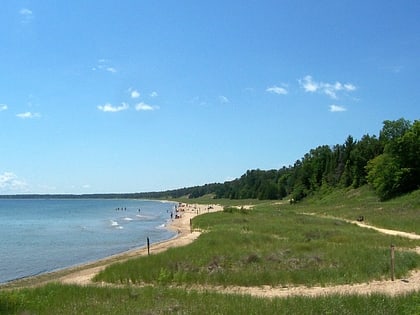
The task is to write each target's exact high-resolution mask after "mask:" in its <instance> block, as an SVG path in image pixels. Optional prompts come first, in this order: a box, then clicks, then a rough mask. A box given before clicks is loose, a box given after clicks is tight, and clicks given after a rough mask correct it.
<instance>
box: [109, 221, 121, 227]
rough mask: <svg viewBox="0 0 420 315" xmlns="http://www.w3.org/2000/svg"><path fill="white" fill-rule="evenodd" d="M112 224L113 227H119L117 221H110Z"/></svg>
mask: <svg viewBox="0 0 420 315" xmlns="http://www.w3.org/2000/svg"><path fill="white" fill-rule="evenodd" d="M110 222H111V226H119V224H118V222H117V221H114V220H110Z"/></svg>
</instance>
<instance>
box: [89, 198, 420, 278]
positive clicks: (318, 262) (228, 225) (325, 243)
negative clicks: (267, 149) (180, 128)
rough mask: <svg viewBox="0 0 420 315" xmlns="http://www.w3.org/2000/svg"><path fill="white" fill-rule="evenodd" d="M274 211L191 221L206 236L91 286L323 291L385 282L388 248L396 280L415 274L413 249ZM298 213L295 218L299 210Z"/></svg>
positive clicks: (115, 270)
mask: <svg viewBox="0 0 420 315" xmlns="http://www.w3.org/2000/svg"><path fill="white" fill-rule="evenodd" d="M286 208H287V209H288V210H282V209H283V208H282V206H278V205H276V204H272V205H267V204H263V205H259V206H256V207H255V208H254V209H253V210H251V211H249V210H239V209H236V210H232V208H230V209H229V210H228V211H224V212H219V213H211V214H205V215H202V216H199V217H197V218H195V219H194V220H193V228H198V229H202V230H206V231H207V232H206V233H204V234H202V235H201V236H200V237H199V239H198V240H197V241H195V242H194V243H193V244H190V245H188V246H185V247H182V248H176V249H170V250H168V251H166V252H164V253H161V254H158V255H151V256H148V257H139V258H137V259H133V260H130V261H127V262H124V263H120V264H115V265H112V266H110V267H108V268H107V269H106V270H105V271H103V272H101V273H100V274H99V275H98V276H97V277H96V278H95V280H96V281H105V282H111V283H119V284H129V283H136V284H138V283H152V284H177V285H178V284H211V285H224V286H228V285H240V286H259V285H273V286H279V285H280V286H281V285H290V284H292V285H302V284H304V285H309V286H314V285H322V286H325V285H330V284H345V283H358V282H366V281H370V280H379V279H389V278H390V266H389V260H390V258H389V257H390V245H391V244H394V245H395V246H396V248H397V249H398V250H397V252H396V261H397V264H396V277H397V278H399V277H403V276H405V275H407V273H408V271H409V270H411V269H414V268H417V267H418V266H420V257H419V255H416V254H415V253H413V252H410V251H408V249H409V248H414V247H415V246H419V245H420V241H418V240H417V241H413V240H408V239H404V238H401V237H395V236H387V235H382V234H379V233H378V232H375V231H372V230H368V229H361V228H359V227H357V226H355V225H353V224H348V223H345V222H343V221H340V220H331V219H326V218H321V217H316V216H308V215H303V214H299V213H296V211H295V210H296V208H293V207H290V206H289V207H286ZM299 210H302V209H301V208H299Z"/></svg>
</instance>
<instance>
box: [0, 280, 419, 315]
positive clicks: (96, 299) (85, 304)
mask: <svg viewBox="0 0 420 315" xmlns="http://www.w3.org/2000/svg"><path fill="white" fill-rule="evenodd" d="M419 313H420V292H416V293H411V294H408V295H403V296H397V297H387V296H384V295H380V294H373V295H370V296H357V295H349V296H343V295H332V296H324V297H317V298H310V297H289V298H282V299H280V298H274V299H265V298H257V297H251V296H246V295H228V294H219V293H214V292H196V291H186V290H181V289H171V288H166V287H163V286H159V287H143V288H134V287H126V288H97V287H79V286H69V285H58V284H49V285H47V286H44V287H41V288H36V289H23V290H19V291H3V292H2V291H0V314H10V315H14V314H16V315H17V314H39V315H44V314H81V315H82V314H103V315H106V314H128V315H129V314H200V315H201V314H247V315H248V314H371V315H375V314H419Z"/></svg>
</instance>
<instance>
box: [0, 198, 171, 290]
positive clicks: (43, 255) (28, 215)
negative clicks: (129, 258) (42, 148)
mask: <svg viewBox="0 0 420 315" xmlns="http://www.w3.org/2000/svg"><path fill="white" fill-rule="evenodd" d="M174 205H175V204H174V203H169V202H159V201H146V200H128V199H31V200H22V199H21V200H15V199H13V200H9V199H0V253H1V256H0V283H4V282H8V281H11V280H15V279H19V278H23V277H28V276H32V275H37V274H40V273H45V272H50V271H54V270H58V269H62V268H66V267H70V266H74V265H79V264H82V263H86V262H90V261H94V260H97V259H100V258H104V257H107V256H110V255H113V254H117V253H121V252H124V251H127V250H130V249H133V248H137V247H143V246H146V242H147V241H146V240H147V237H149V239H150V242H151V243H156V242H159V241H163V240H166V239H170V238H172V237H174V236H175V233H174V232H171V231H168V230H167V229H166V228H165V225H166V224H167V223H168V219H170V213H171V211H172V210H173V208H174Z"/></svg>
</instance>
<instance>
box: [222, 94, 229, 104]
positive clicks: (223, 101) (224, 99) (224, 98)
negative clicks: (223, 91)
mask: <svg viewBox="0 0 420 315" xmlns="http://www.w3.org/2000/svg"><path fill="white" fill-rule="evenodd" d="M219 101H220V103H222V104H228V103H230V100H229V99H228V98H227V97H226V96H223V95H220V96H219Z"/></svg>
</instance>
